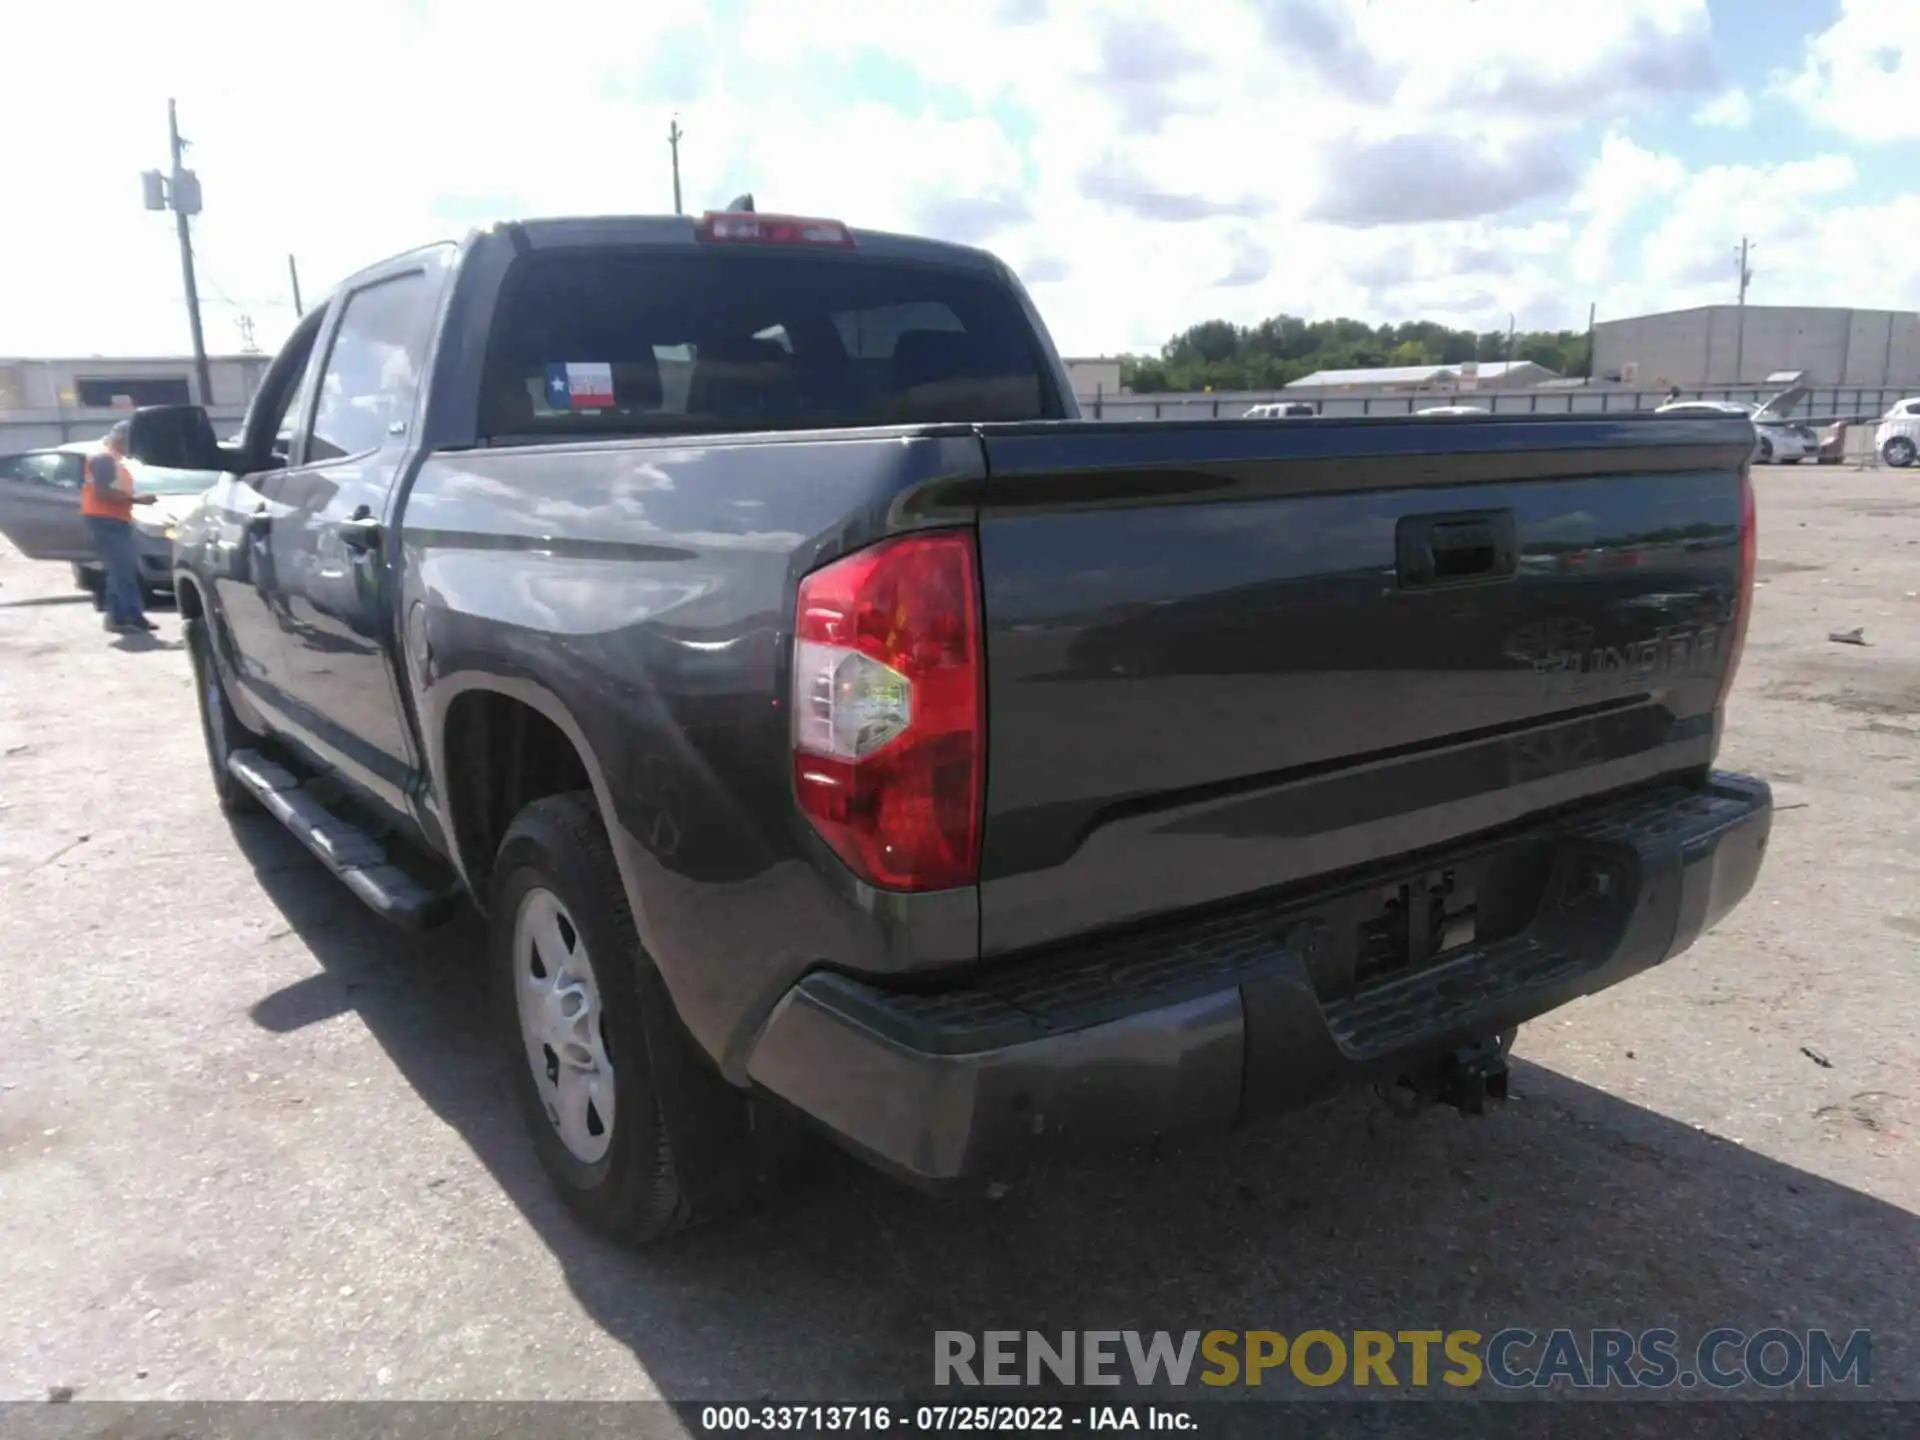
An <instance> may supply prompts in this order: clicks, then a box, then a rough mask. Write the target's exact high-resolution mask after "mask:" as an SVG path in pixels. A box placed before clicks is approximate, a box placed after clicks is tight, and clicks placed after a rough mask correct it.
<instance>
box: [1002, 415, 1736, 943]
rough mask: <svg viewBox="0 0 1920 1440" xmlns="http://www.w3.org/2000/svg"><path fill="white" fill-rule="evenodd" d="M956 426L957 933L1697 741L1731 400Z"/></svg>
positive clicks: (1726, 540) (1343, 859)
mask: <svg viewBox="0 0 1920 1440" xmlns="http://www.w3.org/2000/svg"><path fill="white" fill-rule="evenodd" d="M982 435H983V443H984V444H985V447H986V453H987V462H988V473H989V479H988V482H987V485H986V489H985V498H984V503H983V506H982V509H981V513H980V522H979V534H980V556H981V581H982V587H983V598H984V609H985V625H986V642H987V643H986V658H987V719H988V724H987V735H988V782H987V795H986V828H985V838H984V847H983V854H982V864H981V879H982V887H981V906H982V909H981V930H982V948H983V951H984V952H985V953H986V954H989V955H992V954H1002V953H1006V952H1009V951H1013V950H1020V949H1024V948H1026V947H1029V946H1033V945H1037V944H1042V943H1044V942H1046V941H1049V940H1053V939H1057V938H1060V937H1063V936H1067V935H1074V934H1078V933H1081V932H1085V931H1087V930H1091V929H1097V928H1100V927H1102V926H1105V925H1109V924H1116V923H1120V922H1125V921H1131V920H1138V919H1142V918H1144V917H1147V916H1151V915H1155V914H1159V913H1164V912H1168V911H1175V910H1182V909H1186V908H1189V907H1194V906H1200V905H1205V904H1208V903H1210V902H1215V901H1222V900H1226V899H1229V898H1231V897H1236V896H1242V895H1249V894H1252V893H1254V892H1257V891H1262V890H1266V889H1269V888H1272V887H1278V886H1286V885H1291V884H1296V883H1299V882H1304V881H1308V880H1311V879H1313V878H1315V877H1319V876H1325V875H1328V874H1330V873H1332V872H1337V871H1342V870H1348V869H1352V868H1354V867H1359V866H1366V865H1370V864H1373V863H1376V862H1382V861H1388V860H1396V859H1399V858H1402V857H1409V858H1410V857H1412V856H1414V855H1415V854H1417V852H1419V851H1421V850H1423V849H1425V848H1427V847H1431V846H1437V845H1443V844H1446V843H1448V842H1451V841H1454V840H1457V839H1459V838H1461V837H1463V836H1467V835H1471V834H1475V833H1478V832H1481V831H1486V830H1491V829H1494V828H1497V827H1499V826H1502V825H1506V824H1509V823H1512V822H1514V821H1518V820H1521V819H1524V818H1526V817H1528V816H1530V815H1533V814H1536V813H1538V812H1540V811H1543V810H1547V809H1551V808H1554V807H1558V806H1562V805H1567V804H1570V803H1573V802H1576V801H1579V800H1581V799H1584V798H1586V797H1589V796H1592V795H1595V794H1599V793H1601V792H1605V791H1610V790H1615V789H1619V788H1622V787H1625V786H1628V785H1632V784H1635V783H1638V782H1642V781H1647V780H1651V779H1654V778H1657V777H1660V776H1664V775H1669V774H1675V773H1678V772H1683V771H1689V770H1700V769H1704V767H1705V766H1706V765H1707V764H1708V763H1709V762H1710V761H1711V759H1712V757H1713V754H1714V751H1715V749H1716V747H1717V743H1718V725H1719V712H1718V704H1719V692H1720V681H1721V677H1722V674H1723V672H1724V671H1725V669H1726V664H1727V657H1728V653H1729V651H1730V650H1731V649H1732V644H1731V641H1732V637H1733V631H1732V623H1733V620H1734V615H1735V610H1736V598H1737V595H1738V591H1739V575H1740V519H1741V483H1740V475H1741V471H1742V469H1743V468H1744V466H1745V465H1746V463H1747V461H1748V457H1749V455H1750V453H1751V449H1752V444H1753V441H1752V432H1751V429H1750V428H1749V427H1748V425H1747V424H1746V422H1745V421H1744V420H1741V419H1739V418H1737V417H1735V418H1733V419H1730V420H1721V419H1717V418H1711V417H1708V418H1701V417H1685V418H1666V417H1661V418H1654V417H1650V416H1619V417H1611V418H1602V417H1598V416H1594V417H1584V416H1569V417H1552V418H1541V419H1536V418H1535V417H1531V416H1514V417H1506V416H1501V417H1485V418H1481V417H1474V418H1470V419H1469V418H1460V419H1446V420H1429V421H1410V420H1404V419H1390V420H1354V421H1340V420H1322V421H1309V422H1300V421H1293V422H1289V423H1284V424H1265V423H1257V422H1256V423H1245V424H1242V423H1225V424H1222V423H1192V424H1189V423H1174V424H1155V423H1148V424H1141V425H1100V424H1082V423H1064V424H1051V425H1030V426H987V427H984V428H983V431H982Z"/></svg>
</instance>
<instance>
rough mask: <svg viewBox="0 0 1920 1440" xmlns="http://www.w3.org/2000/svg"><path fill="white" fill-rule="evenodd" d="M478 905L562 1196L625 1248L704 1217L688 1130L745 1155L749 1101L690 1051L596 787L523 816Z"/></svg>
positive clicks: (539, 1135)
mask: <svg viewBox="0 0 1920 1440" xmlns="http://www.w3.org/2000/svg"><path fill="white" fill-rule="evenodd" d="M487 911H488V923H489V927H490V936H489V946H490V949H491V951H492V967H493V972H494V982H495V985H496V987H497V991H498V995H499V999H500V1006H501V1009H502V1011H503V1012H504V1013H503V1015H502V1017H501V1018H502V1025H503V1029H504V1030H505V1032H506V1036H505V1038H506V1040H507V1045H508V1049H509V1051H510V1053H511V1055H512V1057H513V1058H512V1060H511V1062H510V1063H511V1064H512V1066H513V1068H514V1070H515V1072H516V1080H515V1089H516V1090H517V1091H518V1094H519V1097H520V1106H521V1111H522V1113H523V1115H524V1117H525V1120H526V1124H527V1128H528V1130H529V1132H530V1133H531V1135H532V1139H533V1145H534V1150H535V1152H536V1153H537V1154H538V1156H539V1158H540V1164H541V1167H542V1168H543V1169H545V1171H546V1172H547V1176H548V1178H549V1179H550V1180H551V1181H552V1182H553V1184H554V1186H555V1188H556V1189H557V1190H558V1191H559V1192H560V1195H561V1198H562V1199H563V1200H565V1201H566V1203H567V1205H568V1206H569V1207H570V1208H571V1209H572V1210H573V1211H574V1212H575V1213H576V1214H578V1215H579V1216H580V1217H581V1218H582V1219H583V1220H585V1221H586V1222H587V1223H588V1224H589V1225H591V1226H592V1227H593V1228H594V1229H596V1230H599V1231H601V1232H602V1233H603V1234H606V1235H609V1236H611V1237H613V1238H614V1239H617V1240H621V1241H624V1242H626V1243H628V1244H645V1243H647V1242H648V1241H652V1240H658V1239H660V1238H662V1237H664V1236H666V1235H669V1234H671V1233H673V1232H674V1231H676V1230H679V1229H682V1228H684V1227H685V1226H687V1225H688V1224H691V1223H693V1222H694V1221H695V1220H697V1219H701V1218H705V1216H704V1213H703V1212H704V1211H705V1210H707V1209H708V1208H710V1207H709V1205H708V1204H707V1200H708V1195H709V1193H710V1192H709V1186H708V1183H707V1181H708V1178H709V1174H710V1171H711V1165H710V1163H709V1162H710V1161H711V1159H712V1157H711V1156H707V1157H704V1158H702V1157H695V1156H690V1155H689V1154H688V1153H687V1148H688V1147H687V1146H685V1145H684V1144H683V1143H682V1141H683V1140H684V1139H685V1138H686V1137H688V1136H690V1135H693V1136H699V1137H700V1138H701V1141H702V1148H703V1149H705V1150H708V1151H712V1150H720V1151H735V1149H736V1147H735V1146H734V1144H733V1143H732V1142H733V1141H735V1140H736V1139H737V1140H738V1141H740V1142H741V1144H740V1145H739V1147H738V1150H739V1151H744V1148H745V1146H744V1141H745V1137H746V1130H747V1126H746V1101H745V1097H743V1096H741V1095H740V1094H739V1093H738V1092H737V1091H734V1090H732V1088H731V1087H729V1086H727V1085H726V1084H725V1082H724V1081H722V1080H721V1079H720V1078H719V1077H718V1076H717V1075H713V1074H710V1073H708V1072H706V1071H705V1070H704V1069H702V1068H701V1067H699V1066H698V1065H697V1064H696V1063H695V1061H694V1059H693V1057H692V1056H691V1054H690V1044H691V1042H690V1041H689V1040H688V1039H687V1038H686V1037H685V1036H684V1034H683V1033H682V1032H681V1030H680V1028H679V1024H678V1021H677V1019H676V1018H675V1016H674V1013H673V1010H672V1002H671V1000H670V999H669V998H668V996H667V993H666V987H665V986H664V985H663V984H662V982H661V980H660V978H659V975H658V973H657V972H656V971H655V970H654V967H653V962H652V961H651V959H650V958H649V957H648V955H647V953H646V951H645V950H644V949H643V948H642V947H641V945H640V939H639V935H638V932H637V930H636V928H635V926H634V922H633V912H632V911H631V910H630V909H629V908H628V905H627V897H626V890H625V888H624V887H623V886H622V884H621V881H620V872H619V868H618V867H617V866H616V865H615V863H614V858H613V849H612V847H611V846H610V845H609V844H608V842H607V836H606V830H605V828H604V827H603V826H602V824H601V822H600V817H599V814H598V812H597V811H596V810H595V809H594V806H593V802H592V799H591V797H590V796H589V795H586V794H575V795H554V796H549V797H547V798H546V799H543V800H536V801H535V802H534V803H533V804H531V805H529V806H527V808H526V809H524V810H522V811H521V812H520V814H519V815H518V816H517V817H516V818H515V819H514V821H513V824H512V825H511V826H510V827H509V828H508V830H507V836H506V839H505V840H504V841H503V842H502V844H501V846H500V852H499V857H498V859H497V860H496V861H495V863H494V867H493V881H492V885H491V893H490V896H489V902H488V907H487ZM736 1153H737V1152H736Z"/></svg>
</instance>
